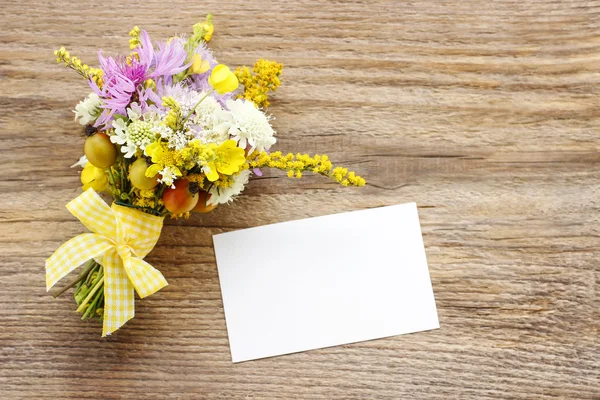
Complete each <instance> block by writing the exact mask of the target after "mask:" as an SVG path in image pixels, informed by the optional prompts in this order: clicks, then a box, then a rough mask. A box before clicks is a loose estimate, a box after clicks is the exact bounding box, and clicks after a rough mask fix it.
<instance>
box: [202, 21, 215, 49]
mask: <svg viewBox="0 0 600 400" xmlns="http://www.w3.org/2000/svg"><path fill="white" fill-rule="evenodd" d="M202 29H203V30H204V36H203V39H204V41H205V42H210V39H211V38H212V35H213V33H214V32H215V26H214V25H213V23H212V15H210V14H209V15H208V17H206V22H204V24H202Z"/></svg>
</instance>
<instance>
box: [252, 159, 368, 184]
mask: <svg viewBox="0 0 600 400" xmlns="http://www.w3.org/2000/svg"><path fill="white" fill-rule="evenodd" d="M246 163H247V167H248V168H264V167H267V168H275V169H279V170H282V171H286V172H287V176H288V177H290V178H294V177H295V178H301V177H302V173H303V172H305V171H309V172H312V173H313V174H319V175H323V176H326V177H328V178H330V179H332V180H334V181H335V182H337V183H339V184H340V185H342V186H364V185H365V184H366V181H365V180H364V179H363V178H362V177H360V176H358V175H356V174H355V173H354V172H351V171H350V172H349V171H348V169H347V168H343V167H336V168H333V165H332V164H331V161H329V157H327V156H326V155H325V154H316V155H315V156H314V157H311V156H309V155H308V154H299V153H298V154H296V155H294V154H292V153H288V154H285V155H283V154H282V153H281V152H280V151H275V152H273V153H271V154H268V153H266V152H264V151H263V152H258V151H255V152H254V153H252V154H249V155H248V157H247V162H246ZM332 168H333V169H332Z"/></svg>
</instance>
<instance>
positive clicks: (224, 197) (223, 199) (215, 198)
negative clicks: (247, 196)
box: [207, 169, 251, 205]
mask: <svg viewBox="0 0 600 400" xmlns="http://www.w3.org/2000/svg"><path fill="white" fill-rule="evenodd" d="M250 175H251V172H250V170H248V169H244V170H242V171H241V172H240V173H239V174H237V175H235V176H233V177H232V180H233V183H232V184H231V186H229V187H226V188H223V187H216V186H213V188H212V189H210V195H211V196H210V199H208V201H207V204H209V205H211V204H225V203H229V202H230V201H232V200H233V198H234V197H235V196H237V195H238V194H240V193H242V191H243V190H244V188H245V187H246V184H247V183H248V179H250Z"/></svg>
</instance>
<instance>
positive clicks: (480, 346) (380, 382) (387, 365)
mask: <svg viewBox="0 0 600 400" xmlns="http://www.w3.org/2000/svg"><path fill="white" fill-rule="evenodd" d="M0 5H1V7H0V20H1V21H2V28H1V29H0V127H1V130H0V155H1V157H2V164H1V165H2V175H1V176H2V179H1V180H0V193H1V197H0V205H1V207H0V223H1V224H0V242H1V243H0V260H1V261H0V288H1V289H0V325H1V327H0V398H2V399H21V398H31V399H67V398H72V399H83V398H85V399H88V398H89V399H137V398H140V399H142V398H144V399H145V398H157V399H179V398H182V399H183V398H189V399H205V398H206V399H286V400H287V399H295V398H302V399H449V398H464V399H467V398H468V399H492V398H496V399H510V398H523V399H525V398H527V399H533V398H564V399H600V388H599V386H600V361H599V360H600V348H599V345H600V344H599V340H598V336H599V333H600V332H599V331H600V323H599V320H600V312H599V307H598V300H599V280H600V268H599V266H598V265H599V264H598V256H599V255H600V228H599V227H598V226H599V222H600V221H599V211H600V204H599V201H598V199H599V195H600V165H599V164H600V147H599V141H598V133H599V132H600V97H599V94H600V68H599V67H600V34H599V32H600V30H599V29H600V23H599V22H600V2H598V1H582V0H581V1H579V0H573V1H561V0H519V1H517V0H507V1H495V2H488V1H483V0H480V1H476V0H441V1H437V0H431V1H426V0H415V1H410V2H400V1H398V2H396V1H381V0H374V1H362V2H345V1H320V2H311V1H307V0H296V1H278V2H269V3H267V2H262V1H239V0H236V1H231V2H222V1H216V0H207V1H203V2H193V1H179V0H178V1H172V2H171V1H170V2H166V1H160V2H158V1H144V2H137V3H133V2H116V1H111V0H105V1H103V2H88V1H79V2H70V1H65V0H52V1H46V2H39V3H38V2H35V3H34V2H31V4H26V2H22V1H13V0H2V2H1V4H0ZM209 11H210V12H213V13H215V24H216V32H215V36H214V40H213V42H212V47H213V49H214V52H215V53H216V55H217V56H218V57H219V59H220V60H221V61H223V62H226V63H228V64H230V65H233V66H236V65H241V64H250V63H252V62H253V61H254V60H255V59H257V58H258V57H265V58H271V59H275V60H278V61H281V62H283V63H284V64H285V71H284V76H283V86H282V87H281V89H280V92H278V96H277V97H276V98H275V100H274V101H273V102H272V106H271V112H272V113H273V114H275V115H276V117H277V119H276V120H275V121H274V125H275V128H276V129H277V131H278V132H279V143H278V148H279V149H282V150H290V151H308V152H324V153H329V154H330V156H331V158H332V159H333V160H335V161H337V162H339V163H342V164H345V165H348V166H350V167H352V168H354V169H356V171H357V172H359V173H360V174H361V175H363V176H364V177H365V178H366V179H367V180H368V182H369V183H370V185H369V186H368V187H367V188H364V189H350V190H344V189H342V188H338V187H337V186H335V185H334V184H332V183H328V182H325V181H324V180H323V179H318V178H310V177H307V178H304V179H302V180H299V181H290V180H288V179H287V178H286V177H282V176H281V175H280V174H277V173H268V174H266V175H265V176H264V177H263V178H260V179H256V180H254V181H253V182H252V184H251V185H250V187H249V189H248V190H247V192H246V195H245V196H244V197H243V198H241V199H240V200H239V201H237V202H236V203H234V204H233V205H231V206H228V207H220V208H218V209H217V210H216V211H215V212H213V213H211V214H208V215H203V216H195V217H194V218H192V219H190V220H188V221H175V222H174V221H171V222H168V224H167V226H166V227H165V229H164V231H163V235H162V237H161V240H160V242H159V244H158V246H157V247H156V248H155V250H154V251H153V252H152V253H151V255H150V256H149V257H148V260H149V261H150V262H151V263H152V264H153V265H155V266H156V267H158V268H159V269H160V270H161V271H162V272H163V273H164V275H165V276H166V277H167V279H168V280H169V282H170V286H168V287H167V288H165V289H164V290H162V291H160V292H159V293H157V294H155V295H153V296H151V297H150V298H147V299H144V300H143V301H138V302H137V304H136V308H137V313H136V318H135V319H134V320H132V321H130V322H129V323H127V325H126V326H125V327H124V328H123V329H121V330H120V331H119V332H118V333H117V334H115V335H113V336H111V337H110V338H108V339H101V338H100V330H101V328H100V326H99V325H98V324H95V323H84V322H82V321H79V319H78V317H77V315H76V314H75V313H74V312H73V309H74V307H73V305H74V304H73V301H72V299H71V298H70V297H69V296H64V297H61V298H59V299H57V300H54V299H52V297H51V296H48V295H47V294H46V292H45V288H44V260H45V258H46V257H48V256H49V255H50V254H51V253H52V252H53V251H54V250H55V249H56V248H57V247H58V246H59V245H60V243H62V242H64V241H65V240H67V239H69V238H70V237H72V236H74V235H76V234H78V233H81V232H82V226H81V225H80V224H79V223H78V222H77V221H76V220H75V219H74V218H72V217H71V216H70V215H69V214H68V212H67V210H66V209H65V204H66V203H67V202H68V201H69V200H71V199H72V198H74V197H75V196H76V195H77V194H78V193H79V181H78V176H77V172H76V171H75V170H73V169H70V168H69V165H71V164H72V163H73V162H75V161H76V160H77V159H78V157H79V156H80V154H81V151H82V138H81V136H79V134H78V133H79V128H78V126H77V125H76V124H75V123H74V122H73V121H72V114H71V111H70V110H71V109H73V106H74V104H76V102H77V101H79V100H80V99H81V98H82V97H83V96H84V95H85V94H87V92H88V90H87V88H86V85H85V83H84V82H82V81H81V80H79V78H78V76H76V74H74V73H72V72H70V71H68V70H64V69H63V68H61V67H60V66H57V65H56V64H55V63H54V57H53V55H52V51H53V50H54V49H56V48H58V47H59V46H61V45H64V46H66V47H67V48H68V49H69V50H71V52H72V53H73V54H75V53H77V55H79V56H80V57H81V58H82V59H84V60H85V61H88V62H93V61H94V59H95V50H96V49H97V48H99V47H101V48H103V49H104V51H105V52H106V53H115V52H118V51H126V48H127V40H128V37H127V32H128V31H129V29H130V28H131V27H132V26H133V25H136V24H137V25H140V26H142V27H143V28H146V29H147V30H149V32H150V34H151V35H152V36H153V37H154V38H156V39H158V38H165V37H168V36H169V35H170V34H172V33H173V32H185V31H187V30H188V29H189V28H190V26H191V25H192V24H193V23H195V22H197V21H198V20H199V19H200V18H201V17H202V16H203V15H204V14H205V13H207V12H209ZM409 201H416V202H417V204H418V205H419V213H420V218H421V223H422V229H423V235H424V240H425V245H426V251H427V255H428V260H429V265H430V272H431V277H432V281H433V287H434V291H435V295H436V301H437V306H438V312H439V317H440V323H441V329H439V330H436V331H431V332H425V333H418V334H412V335H405V336H400V337H394V338H388V339H382V340H375V341H370V342H365V343H357V344H352V345H347V346H339V347H334V348H329V349H322V350H315V351H309V352H305V353H301V354H293V355H287V356H282V357H276V358H272V359H265V360H259V361H253V362H246V363H241V364H235V365H234V364H232V363H231V361H230V353H229V347H228V341H227V332H226V327H225V320H224V315H223V306H222V302H221V297H220V291H219V283H218V276H217V270H216V265H215V259H214V252H213V249H212V241H211V235H212V234H215V233H219V232H225V231H229V230H233V229H240V228H245V227H251V226H257V225H261V224H267V223H273V222H279V221H287V220H293V219H298V218H303V217H311V216H318V215H324V214H329V213H336V212H342V211H349V210H358V209H365V208H369V207H375V206H382V205H390V204H396V203H401V202H409ZM365 234H368V232H365ZM340 250H341V251H360V247H359V246H357V245H351V246H349V248H348V249H340Z"/></svg>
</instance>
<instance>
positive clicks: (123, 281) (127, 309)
mask: <svg viewBox="0 0 600 400" xmlns="http://www.w3.org/2000/svg"><path fill="white" fill-rule="evenodd" d="M134 315H135V298H134V294H133V285H132V284H131V282H130V281H129V278H128V277H127V273H126V272H125V269H124V268H123V262H122V260H121V257H120V256H119V255H118V254H117V252H116V251H111V252H108V253H106V254H105V255H104V321H103V324H102V337H105V336H108V335H110V334H111V333H113V332H114V331H116V330H117V329H119V328H120V327H122V326H123V325H124V324H125V322H127V321H129V320H130V319H132V318H133V317H134Z"/></svg>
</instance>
